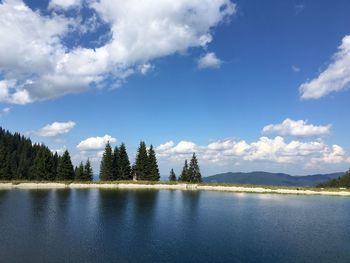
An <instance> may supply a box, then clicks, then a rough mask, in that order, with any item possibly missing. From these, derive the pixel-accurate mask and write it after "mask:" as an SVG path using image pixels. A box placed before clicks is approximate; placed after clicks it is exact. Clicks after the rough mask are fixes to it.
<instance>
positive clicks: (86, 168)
mask: <svg viewBox="0 0 350 263" xmlns="http://www.w3.org/2000/svg"><path fill="white" fill-rule="evenodd" d="M84 176H85V178H84V179H85V180H86V181H92V179H93V172H92V167H91V163H90V160H89V159H88V160H87V161H86V163H85V166H84Z"/></svg>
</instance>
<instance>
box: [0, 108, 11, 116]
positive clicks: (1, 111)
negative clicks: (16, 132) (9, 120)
mask: <svg viewBox="0 0 350 263" xmlns="http://www.w3.org/2000/svg"><path fill="white" fill-rule="evenodd" d="M10 111H11V108H9V107H6V108H3V109H2V110H0V117H2V116H4V115H6V114H9V113H10Z"/></svg>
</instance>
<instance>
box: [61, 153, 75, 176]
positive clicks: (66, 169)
mask: <svg viewBox="0 0 350 263" xmlns="http://www.w3.org/2000/svg"><path fill="white" fill-rule="evenodd" d="M57 179H58V180H73V179H74V168H73V164H72V161H71V159H70V155H69V152H68V151H67V150H65V152H64V153H63V155H62V157H61V158H59V162H58V167H57Z"/></svg>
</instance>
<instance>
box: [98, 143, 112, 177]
mask: <svg viewBox="0 0 350 263" xmlns="http://www.w3.org/2000/svg"><path fill="white" fill-rule="evenodd" d="M100 180H101V181H111V180H113V154H112V148H111V145H110V144H109V142H108V143H107V144H106V147H105V151H104V153H103V156H102V160H101V166H100Z"/></svg>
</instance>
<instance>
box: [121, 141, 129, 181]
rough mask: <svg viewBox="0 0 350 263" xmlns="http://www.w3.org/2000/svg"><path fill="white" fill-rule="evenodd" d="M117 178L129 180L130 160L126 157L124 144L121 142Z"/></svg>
mask: <svg viewBox="0 0 350 263" xmlns="http://www.w3.org/2000/svg"><path fill="white" fill-rule="evenodd" d="M118 175H119V177H118V179H119V180H131V179H132V175H131V167H130V161H129V157H128V153H127V151H126V147H125V144H124V143H122V144H121V145H120V148H119V172H118Z"/></svg>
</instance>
